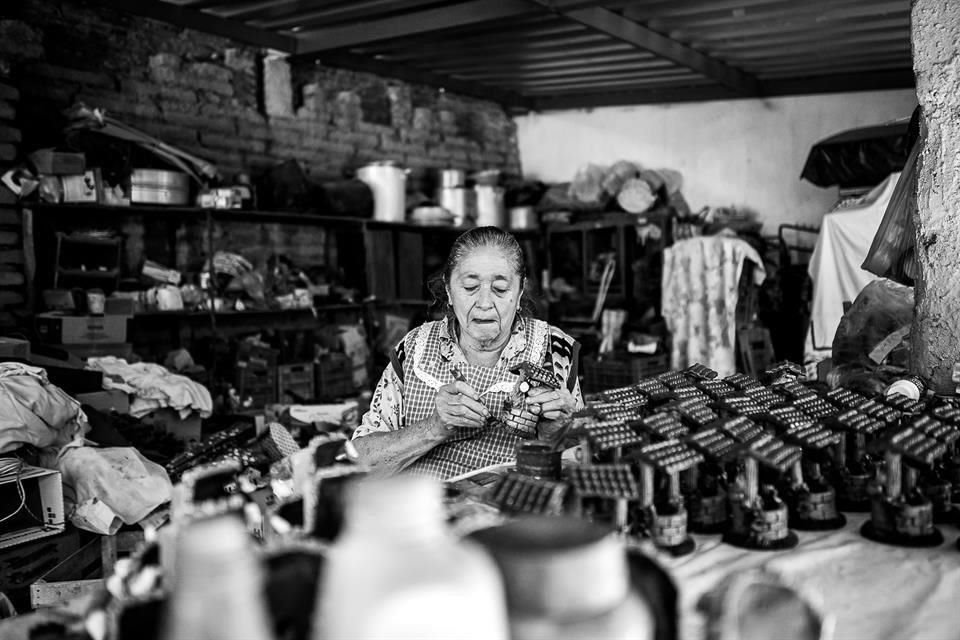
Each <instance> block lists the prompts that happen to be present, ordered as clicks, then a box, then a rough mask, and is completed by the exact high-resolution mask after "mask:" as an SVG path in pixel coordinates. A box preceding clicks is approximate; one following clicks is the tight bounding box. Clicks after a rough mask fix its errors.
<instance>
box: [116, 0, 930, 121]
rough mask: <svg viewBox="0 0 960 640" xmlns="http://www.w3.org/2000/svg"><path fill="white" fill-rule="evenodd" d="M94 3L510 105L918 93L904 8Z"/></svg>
mask: <svg viewBox="0 0 960 640" xmlns="http://www.w3.org/2000/svg"><path fill="white" fill-rule="evenodd" d="M101 1H102V2H106V3H109V4H112V5H114V6H117V7H120V8H124V9H127V10H131V11H136V12H139V13H142V14H146V15H150V16H151V17H155V18H160V19H166V20H169V21H172V22H176V23H178V24H181V25H184V26H188V27H192V28H196V29H200V30H204V31H210V32H214V33H219V34H221V35H225V36H228V37H233V38H235V39H238V40H242V41H246V42H250V43H253V44H257V45H259V46H264V47H270V48H276V49H282V50H286V51H288V52H290V53H291V54H292V55H295V56H309V57H310V58H313V59H316V60H318V61H320V62H321V63H325V64H330V65H332V66H346V67H352V68H359V69H363V70H369V71H379V72H381V73H384V74H385V75H398V74H402V77H403V78H404V79H407V80H417V79H420V80H422V81H423V82H425V83H426V84H433V85H441V86H446V87H447V88H449V89H450V90H453V91H459V92H463V93H470V94H474V95H478V96H483V97H488V98H492V99H495V100H498V101H500V102H503V103H506V104H508V106H512V107H516V108H518V109H549V108H571V107H589V106H596V105H602V104H621V103H643V102H660V101H676V100H705V99H713V98H731V97H749V96H771V95H784V94H797V93H819V92H830V91H850V90H867V89H884V88H895V87H911V86H913V71H912V61H911V48H910V0H803V1H802V2H800V1H798V0H646V1H643V2H612V1H608V2H604V1H586V0H497V1H493V0H460V1H458V2H437V1H435V0H333V1H331V0H326V1H324V0H149V1H144V2H138V3H129V2H127V1H125V0H101ZM130 4H133V5H135V7H128V6H127V5H130Z"/></svg>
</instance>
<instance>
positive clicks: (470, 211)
mask: <svg viewBox="0 0 960 640" xmlns="http://www.w3.org/2000/svg"><path fill="white" fill-rule="evenodd" d="M437 202H439V203H440V206H441V207H443V208H444V209H446V210H447V211H449V212H450V213H451V214H453V224H454V226H457V227H465V226H469V225H470V224H472V223H473V219H474V218H475V217H476V212H475V210H476V202H477V199H476V193H475V192H474V191H473V190H472V189H467V188H466V187H448V188H441V189H437Z"/></svg>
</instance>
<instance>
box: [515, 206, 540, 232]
mask: <svg viewBox="0 0 960 640" xmlns="http://www.w3.org/2000/svg"><path fill="white" fill-rule="evenodd" d="M509 217H510V228H511V229H536V228H537V227H538V226H540V221H539V220H538V219H537V212H536V211H534V209H533V207H531V206H523V207H510V216H509Z"/></svg>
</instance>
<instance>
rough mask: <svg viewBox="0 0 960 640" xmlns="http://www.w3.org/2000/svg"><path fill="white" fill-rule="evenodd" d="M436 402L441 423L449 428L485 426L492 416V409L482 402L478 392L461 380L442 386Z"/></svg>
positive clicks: (438, 391)
mask: <svg viewBox="0 0 960 640" xmlns="http://www.w3.org/2000/svg"><path fill="white" fill-rule="evenodd" d="M434 403H435V407H436V412H437V417H438V419H439V420H440V423H441V424H442V425H443V426H444V427H446V428H447V429H448V430H453V429H454V428H456V427H468V428H479V427H483V426H484V425H485V424H486V422H487V418H488V417H489V416H490V410H489V409H487V407H486V406H484V405H483V403H481V402H480V397H479V396H478V395H477V392H476V391H474V390H473V388H472V387H471V386H470V385H469V384H467V383H466V382H462V381H460V380H457V381H455V382H451V383H450V384H445V385H443V386H442V387H440V389H439V390H437V397H436V399H435V400H434Z"/></svg>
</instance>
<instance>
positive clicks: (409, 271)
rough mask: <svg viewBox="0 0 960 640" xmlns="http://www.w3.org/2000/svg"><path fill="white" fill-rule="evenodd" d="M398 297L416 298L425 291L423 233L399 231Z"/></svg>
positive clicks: (420, 296) (421, 295)
mask: <svg viewBox="0 0 960 640" xmlns="http://www.w3.org/2000/svg"><path fill="white" fill-rule="evenodd" d="M397 256H398V257H399V260H398V261H397V263H398V264H397V297H398V298H401V299H404V300H415V299H418V298H422V297H423V296H424V295H426V294H425V293H424V291H423V234H421V233H416V232H411V231H400V232H397Z"/></svg>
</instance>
